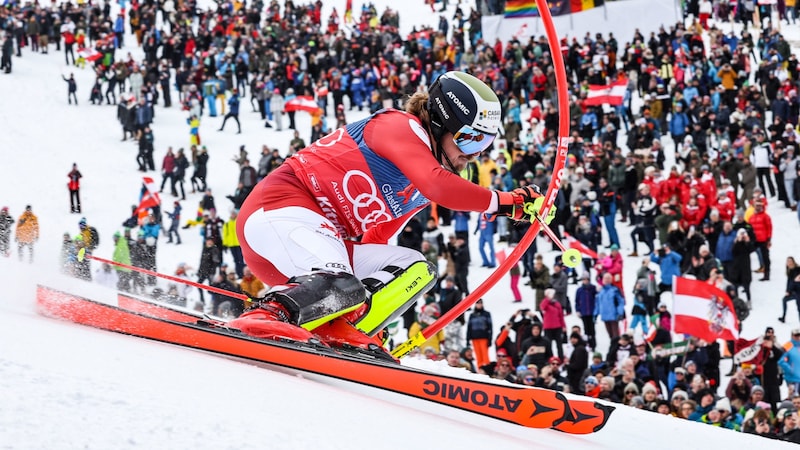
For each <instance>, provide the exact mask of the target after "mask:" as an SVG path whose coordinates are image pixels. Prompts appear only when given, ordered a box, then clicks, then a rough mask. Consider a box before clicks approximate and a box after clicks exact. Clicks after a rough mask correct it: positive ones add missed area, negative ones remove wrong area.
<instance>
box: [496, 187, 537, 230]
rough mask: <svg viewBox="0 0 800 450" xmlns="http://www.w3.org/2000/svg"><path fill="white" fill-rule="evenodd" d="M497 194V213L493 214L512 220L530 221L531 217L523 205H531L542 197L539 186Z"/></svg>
mask: <svg viewBox="0 0 800 450" xmlns="http://www.w3.org/2000/svg"><path fill="white" fill-rule="evenodd" d="M495 193H496V194H497V211H496V212H495V214H502V215H504V216H508V217H510V218H511V219H513V220H519V221H522V220H525V221H531V220H533V217H532V216H531V215H530V214H528V213H526V212H525V204H526V203H533V202H534V201H535V200H536V199H537V198H540V197H542V192H541V191H540V190H539V186H536V185H535V184H531V185H529V186H523V187H519V188H516V189H514V190H513V191H511V192H500V191H495Z"/></svg>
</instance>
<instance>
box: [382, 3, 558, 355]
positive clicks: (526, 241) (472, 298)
mask: <svg viewBox="0 0 800 450" xmlns="http://www.w3.org/2000/svg"><path fill="white" fill-rule="evenodd" d="M536 5H537V7H538V10H539V15H540V17H541V19H542V23H543V24H544V27H545V30H546V32H547V42H548V45H549V47H550V55H551V57H552V62H553V68H554V69H555V74H556V89H557V94H558V95H557V96H558V146H557V148H556V156H555V163H554V165H553V172H552V177H551V178H550V185H549V186H548V190H547V194H546V195H545V199H544V203H543V206H542V208H541V209H540V210H539V213H540V214H542V215H544V216H545V217H547V215H548V214H549V212H550V208H551V207H552V206H553V203H555V200H556V195H558V189H559V188H560V187H561V180H562V178H563V176H564V174H563V172H564V170H563V169H564V162H565V161H566V159H567V149H568V148H567V147H568V144H569V98H568V92H567V71H566V68H565V66H564V55H563V54H562V52H561V45H560V44H559V41H558V34H557V33H556V28H555V25H554V24H553V17H552V16H551V15H550V9H549V5H548V4H547V1H545V0H536ZM540 227H541V222H539V221H534V222H533V224H532V225H531V227H530V229H528V231H527V232H526V233H525V235H524V236H522V239H521V240H520V242H519V244H517V246H516V247H515V248H514V250H513V251H512V252H511V254H510V255H509V256H508V258H506V260H505V261H503V262H502V263H501V264H500V265H499V266H498V267H497V269H496V270H495V271H494V272H493V273H492V274H491V275H489V277H488V278H487V279H486V280H485V281H484V282H483V283H481V285H480V286H478V287H477V288H476V289H475V290H474V291H472V292H471V293H470V294H469V295H468V296H467V297H466V298H464V300H462V301H461V302H459V303H458V304H456V306H454V307H453V308H452V309H450V311H448V312H447V313H445V314H443V315H442V316H441V317H440V318H439V319H438V320H437V321H435V322H434V323H432V324H430V325H428V326H427V327H426V328H425V329H424V330H422V331H420V332H419V333H417V334H416V335H415V336H413V337H411V338H410V339H409V340H407V341H406V342H404V343H402V344H400V345H399V346H397V347H396V348H395V349H394V350H393V351H392V356H394V357H395V358H400V357H402V356H404V355H406V354H408V353H409V352H411V351H412V350H414V348H416V347H418V346H420V345H421V344H423V343H424V342H425V341H427V340H428V339H430V337H431V336H433V335H434V334H436V333H438V332H439V331H440V330H442V329H444V327H446V326H447V325H448V324H449V323H450V322H452V321H453V320H455V319H456V318H457V317H458V316H460V315H461V314H463V313H464V312H466V311H467V309H469V308H470V307H471V306H472V305H473V304H474V303H475V302H477V301H478V300H480V298H481V297H482V296H483V295H484V294H486V293H487V292H488V291H489V289H491V288H492V287H494V285H495V284H496V283H497V282H498V281H500V278H502V277H503V276H504V275H505V274H506V273H507V272H508V271H509V270H511V267H512V266H513V265H515V264H516V263H517V261H519V259H520V258H521V257H522V255H523V254H524V253H525V252H526V251H527V250H528V247H529V246H530V245H531V243H532V242H533V240H534V239H535V238H536V235H537V234H538V233H539V228H540Z"/></svg>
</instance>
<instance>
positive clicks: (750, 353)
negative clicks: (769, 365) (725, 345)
mask: <svg viewBox="0 0 800 450" xmlns="http://www.w3.org/2000/svg"><path fill="white" fill-rule="evenodd" d="M763 342H764V337H763V336H759V338H758V339H753V340H748V339H737V340H736V342H734V343H733V362H734V364H743V363H749V364H756V365H758V364H762V363H763V362H764V356H765V355H764V353H763V352H762V351H761V349H762V346H761V344H762V343H763Z"/></svg>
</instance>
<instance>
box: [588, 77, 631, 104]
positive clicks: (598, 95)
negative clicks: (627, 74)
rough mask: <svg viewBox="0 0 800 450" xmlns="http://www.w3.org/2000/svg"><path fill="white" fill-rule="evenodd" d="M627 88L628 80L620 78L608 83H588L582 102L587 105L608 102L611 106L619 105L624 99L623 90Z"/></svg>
mask: <svg viewBox="0 0 800 450" xmlns="http://www.w3.org/2000/svg"><path fill="white" fill-rule="evenodd" d="M627 89H628V80H626V79H625V78H621V79H619V80H617V81H614V82H612V83H611V84H609V85H602V84H590V85H589V92H588V95H587V96H586V100H585V101H584V102H583V104H584V105H587V106H602V105H603V104H604V103H608V104H609V105H611V106H619V105H621V104H622V102H623V101H624V100H625V90H627Z"/></svg>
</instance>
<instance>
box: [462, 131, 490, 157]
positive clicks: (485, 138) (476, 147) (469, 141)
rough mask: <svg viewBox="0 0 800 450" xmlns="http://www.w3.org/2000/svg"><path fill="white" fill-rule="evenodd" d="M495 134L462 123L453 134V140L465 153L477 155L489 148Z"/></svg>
mask: <svg viewBox="0 0 800 450" xmlns="http://www.w3.org/2000/svg"><path fill="white" fill-rule="evenodd" d="M494 138H495V135H493V134H489V133H484V132H483V131H478V130H476V129H474V128H472V127H471V126H469V125H464V126H463V127H461V129H460V130H458V132H457V133H456V134H454V135H453V142H455V143H456V145H457V146H458V149H459V150H461V151H462V152H463V153H464V154H465V155H477V154H478V153H481V152H482V151H484V150H486V149H487V148H489V146H490V145H492V141H494Z"/></svg>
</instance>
